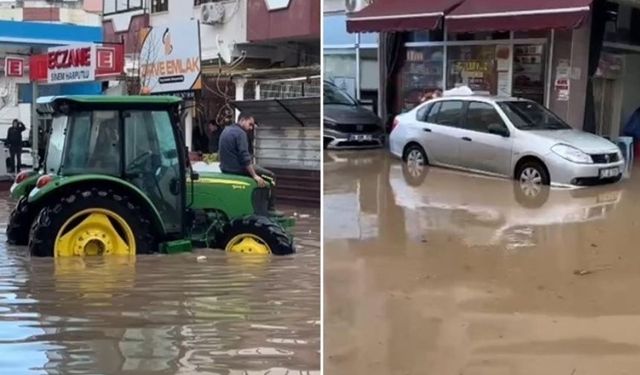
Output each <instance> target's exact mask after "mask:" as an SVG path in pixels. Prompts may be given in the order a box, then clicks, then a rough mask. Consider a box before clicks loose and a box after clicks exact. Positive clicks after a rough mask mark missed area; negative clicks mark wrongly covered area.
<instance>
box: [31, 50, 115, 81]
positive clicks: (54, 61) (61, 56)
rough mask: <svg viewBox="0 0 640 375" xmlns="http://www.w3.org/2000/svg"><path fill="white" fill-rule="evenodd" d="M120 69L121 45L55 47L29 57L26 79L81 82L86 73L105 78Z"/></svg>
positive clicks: (113, 76) (84, 79)
mask: <svg viewBox="0 0 640 375" xmlns="http://www.w3.org/2000/svg"><path fill="white" fill-rule="evenodd" d="M87 50H88V51H89V54H87ZM65 51H66V52H65ZM87 66H89V68H87ZM89 69H90V70H91V71H90V72H89V71H88V70H89ZM123 71H124V46H123V45H121V44H113V45H107V46H101V45H91V46H81V47H80V46H66V47H58V48H56V49H55V50H54V49H51V50H50V51H49V52H48V53H47V54H44V55H32V56H31V57H30V58H29V78H30V79H31V81H33V82H38V83H74V82H85V81H87V79H86V78H85V77H87V76H88V77H91V79H90V81H94V80H106V79H110V78H116V77H118V76H120V75H121V74H122V73H123ZM69 72H80V73H76V74H73V73H69ZM67 73H69V74H67Z"/></svg>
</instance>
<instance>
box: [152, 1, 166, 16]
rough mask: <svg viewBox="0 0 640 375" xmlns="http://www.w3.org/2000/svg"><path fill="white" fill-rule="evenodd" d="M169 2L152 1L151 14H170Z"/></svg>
mask: <svg viewBox="0 0 640 375" xmlns="http://www.w3.org/2000/svg"><path fill="white" fill-rule="evenodd" d="M168 11H169V0H151V13H159V12H168Z"/></svg>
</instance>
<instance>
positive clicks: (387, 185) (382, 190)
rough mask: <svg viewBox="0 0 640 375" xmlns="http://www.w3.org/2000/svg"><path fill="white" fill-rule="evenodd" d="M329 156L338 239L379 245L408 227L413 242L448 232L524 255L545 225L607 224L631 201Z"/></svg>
mask: <svg viewBox="0 0 640 375" xmlns="http://www.w3.org/2000/svg"><path fill="white" fill-rule="evenodd" d="M326 156H327V157H326V158H325V160H326V162H325V170H327V171H328V172H327V173H328V174H331V176H332V178H331V179H330V181H331V182H330V183H329V184H326V186H325V208H326V212H327V213H328V217H330V218H331V219H330V220H326V221H325V235H326V236H327V237H328V238H330V239H367V238H369V239H374V238H378V237H381V236H382V237H384V236H387V235H393V234H390V233H386V234H385V233H380V231H386V232H390V230H391V228H393V230H394V231H395V230H397V229H398V226H401V227H403V228H401V229H400V230H401V231H402V232H404V236H403V237H405V236H406V237H407V238H409V239H412V240H420V239H422V238H423V237H424V236H425V235H426V233H427V232H429V231H447V232H450V233H452V234H455V235H456V236H459V237H461V238H462V239H463V241H465V242H466V243H467V244H469V245H472V246H491V245H496V244H504V245H505V246H506V247H507V248H509V249H517V248H523V247H530V246H532V245H534V244H535V234H536V230H537V229H538V228H540V227H545V226H546V227H548V226H553V225H568V224H574V223H580V222H587V221H592V220H602V219H605V218H606V217H607V215H608V214H610V213H611V212H612V211H613V210H614V209H615V208H616V206H617V205H618V203H619V202H620V201H621V199H622V195H623V190H622V186H623V185H622V184H615V185H607V186H603V187H592V188H585V189H568V188H549V187H547V186H532V185H527V184H521V183H520V182H518V181H509V180H505V179H498V178H492V177H483V176H477V175H472V174H467V173H464V172H457V171H453V170H447V169H442V168H430V167H426V166H425V167H420V166H415V165H407V164H405V163H401V162H399V161H396V160H392V159H390V158H389V157H387V156H386V155H385V154H383V153H362V154H356V153H349V154H337V153H327V154H326ZM337 211H339V212H340V215H336V214H333V213H335V212H337ZM394 212H395V213H394ZM395 235H396V236H397V235H398V232H397V231H396V232H395Z"/></svg>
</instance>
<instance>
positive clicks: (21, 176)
mask: <svg viewBox="0 0 640 375" xmlns="http://www.w3.org/2000/svg"><path fill="white" fill-rule="evenodd" d="M27 177H29V172H28V171H24V172H20V173H18V175H17V176H16V184H19V183H21V182H22V181H24V180H26V179H27Z"/></svg>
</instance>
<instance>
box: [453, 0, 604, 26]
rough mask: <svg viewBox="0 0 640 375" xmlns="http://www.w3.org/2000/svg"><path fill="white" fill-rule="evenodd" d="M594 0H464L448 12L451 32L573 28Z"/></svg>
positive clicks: (580, 20)
mask: <svg viewBox="0 0 640 375" xmlns="http://www.w3.org/2000/svg"><path fill="white" fill-rule="evenodd" d="M591 2H592V0H518V1H514V0H465V1H464V2H463V3H462V4H460V6H459V7H457V8H455V9H454V10H452V11H451V12H450V13H449V14H447V15H446V18H445V20H446V25H447V31H449V32H480V31H522V30H540V29H573V28H577V27H579V26H580V25H581V24H582V22H583V21H584V20H585V18H586V17H587V16H588V15H589V11H590V8H591Z"/></svg>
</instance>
